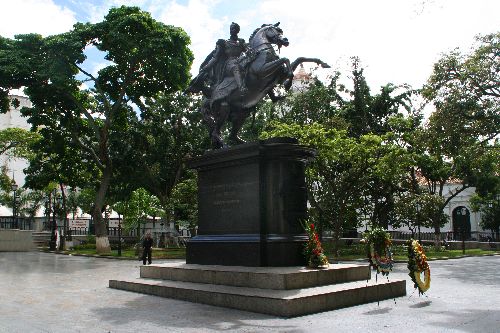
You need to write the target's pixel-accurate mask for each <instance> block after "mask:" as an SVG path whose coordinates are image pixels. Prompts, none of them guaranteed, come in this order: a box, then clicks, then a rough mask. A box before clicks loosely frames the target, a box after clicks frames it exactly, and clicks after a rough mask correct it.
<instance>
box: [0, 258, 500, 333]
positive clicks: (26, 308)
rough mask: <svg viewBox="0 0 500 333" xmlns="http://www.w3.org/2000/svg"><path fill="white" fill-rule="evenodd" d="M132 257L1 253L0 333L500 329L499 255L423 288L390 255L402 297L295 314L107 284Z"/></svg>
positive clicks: (441, 268)
mask: <svg viewBox="0 0 500 333" xmlns="http://www.w3.org/2000/svg"><path fill="white" fill-rule="evenodd" d="M159 262H165V261H157V262H156V263H159ZM139 265H140V262H139V261H130V260H114V259H98V258H87V257H77V256H65V255H55V254H49V253H39V252H28V253H1V252H0V332H2V333H3V332H8V333H11V332H23V333H30V332H85V333H89V332H219V331H226V332H412V331H418V332H481V333H488V332H492V333H494V332H500V256H487V257H475V258H463V259H454V260H441V261H433V262H430V267H431V272H432V284H431V289H430V290H429V291H428V293H427V295H426V296H423V297H419V296H418V292H414V289H413V286H412V285H411V281H410V279H409V277H408V276H407V269H406V265H405V264H396V266H395V270H394V272H392V273H391V275H390V278H394V279H395V278H402V279H407V292H408V296H406V297H401V298H398V299H396V301H394V300H386V301H382V302H380V304H377V303H371V304H365V305H360V306H355V307H351V308H345V309H340V310H336V311H330V312H323V313H318V314H314V315H308V316H303V317H297V318H292V319H282V318H276V317H272V316H267V315H263V314H256V313H250V312H244V311H238V310H232V309H225V308H219V307H214V306H209V305H203V304H194V303H189V302H184V301H177V300H171V299H165V298H160V297H155V296H147V295H142V294H136V293H131V292H125V291H120V290H114V289H110V288H108V280H110V279H127V278H138V277H139ZM372 278H375V275H374V274H373V275H372ZM379 278H381V277H380V276H379Z"/></svg>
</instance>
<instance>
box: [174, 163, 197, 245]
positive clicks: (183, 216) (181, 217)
mask: <svg viewBox="0 0 500 333" xmlns="http://www.w3.org/2000/svg"><path fill="white" fill-rule="evenodd" d="M189 175H190V177H189V178H186V179H185V180H183V181H182V182H180V183H178V184H177V185H176V186H175V187H174V189H173V191H172V195H171V200H170V205H169V206H170V207H171V210H172V211H173V212H174V215H175V223H176V224H177V225H178V226H184V227H187V228H188V229H189V231H190V233H191V236H195V235H196V226H197V225H198V185H197V177H196V173H194V172H190V173H189Z"/></svg>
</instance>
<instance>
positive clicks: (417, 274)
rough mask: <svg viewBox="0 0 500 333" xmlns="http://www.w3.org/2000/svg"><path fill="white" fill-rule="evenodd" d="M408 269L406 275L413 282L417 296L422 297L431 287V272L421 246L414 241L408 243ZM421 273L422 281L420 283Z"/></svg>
mask: <svg viewBox="0 0 500 333" xmlns="http://www.w3.org/2000/svg"><path fill="white" fill-rule="evenodd" d="M408 269H409V270H410V273H408V275H409V276H410V278H411V280H412V281H413V285H414V287H415V289H418V293H419V295H422V294H423V293H425V292H426V291H427V290H428V289H429V288H430V286H431V270H430V268H429V264H428V263H427V256H426V255H425V253H424V249H423V248H422V245H420V243H419V242H418V241H416V240H414V239H410V240H409V241H408ZM422 273H423V274H424V281H422V277H421V275H422Z"/></svg>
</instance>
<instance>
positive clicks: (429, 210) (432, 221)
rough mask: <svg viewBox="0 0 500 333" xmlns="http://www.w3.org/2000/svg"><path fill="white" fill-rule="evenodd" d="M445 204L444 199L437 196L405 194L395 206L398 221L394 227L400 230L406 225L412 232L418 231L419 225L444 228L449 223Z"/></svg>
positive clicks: (430, 194)
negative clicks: (444, 210)
mask: <svg viewBox="0 0 500 333" xmlns="http://www.w3.org/2000/svg"><path fill="white" fill-rule="evenodd" d="M443 204H444V198H443V197H441V196H439V195H437V194H432V193H420V194H415V193H412V192H406V193H403V194H401V195H400V196H399V198H398V201H397V203H396V205H395V213H396V220H395V221H394V223H393V227H394V228H400V227H401V226H403V225H404V226H407V227H408V228H409V229H410V230H416V228H417V226H419V225H420V226H422V227H427V228H432V227H435V226H438V227H443V226H444V225H445V224H446V223H447V222H448V216H447V215H446V214H445V213H444V212H443Z"/></svg>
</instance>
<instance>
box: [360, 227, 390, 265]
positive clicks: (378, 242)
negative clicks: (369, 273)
mask: <svg viewBox="0 0 500 333" xmlns="http://www.w3.org/2000/svg"><path fill="white" fill-rule="evenodd" d="M363 239H364V241H365V253H367V255H368V258H370V257H371V254H370V253H371V246H373V249H374V251H375V253H378V254H379V255H380V256H382V255H384V254H385V252H386V251H385V249H386V248H387V247H388V246H390V245H391V244H392V242H391V235H390V234H389V233H388V232H386V231H385V230H384V229H381V228H373V229H371V230H369V231H367V232H365V233H363Z"/></svg>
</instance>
